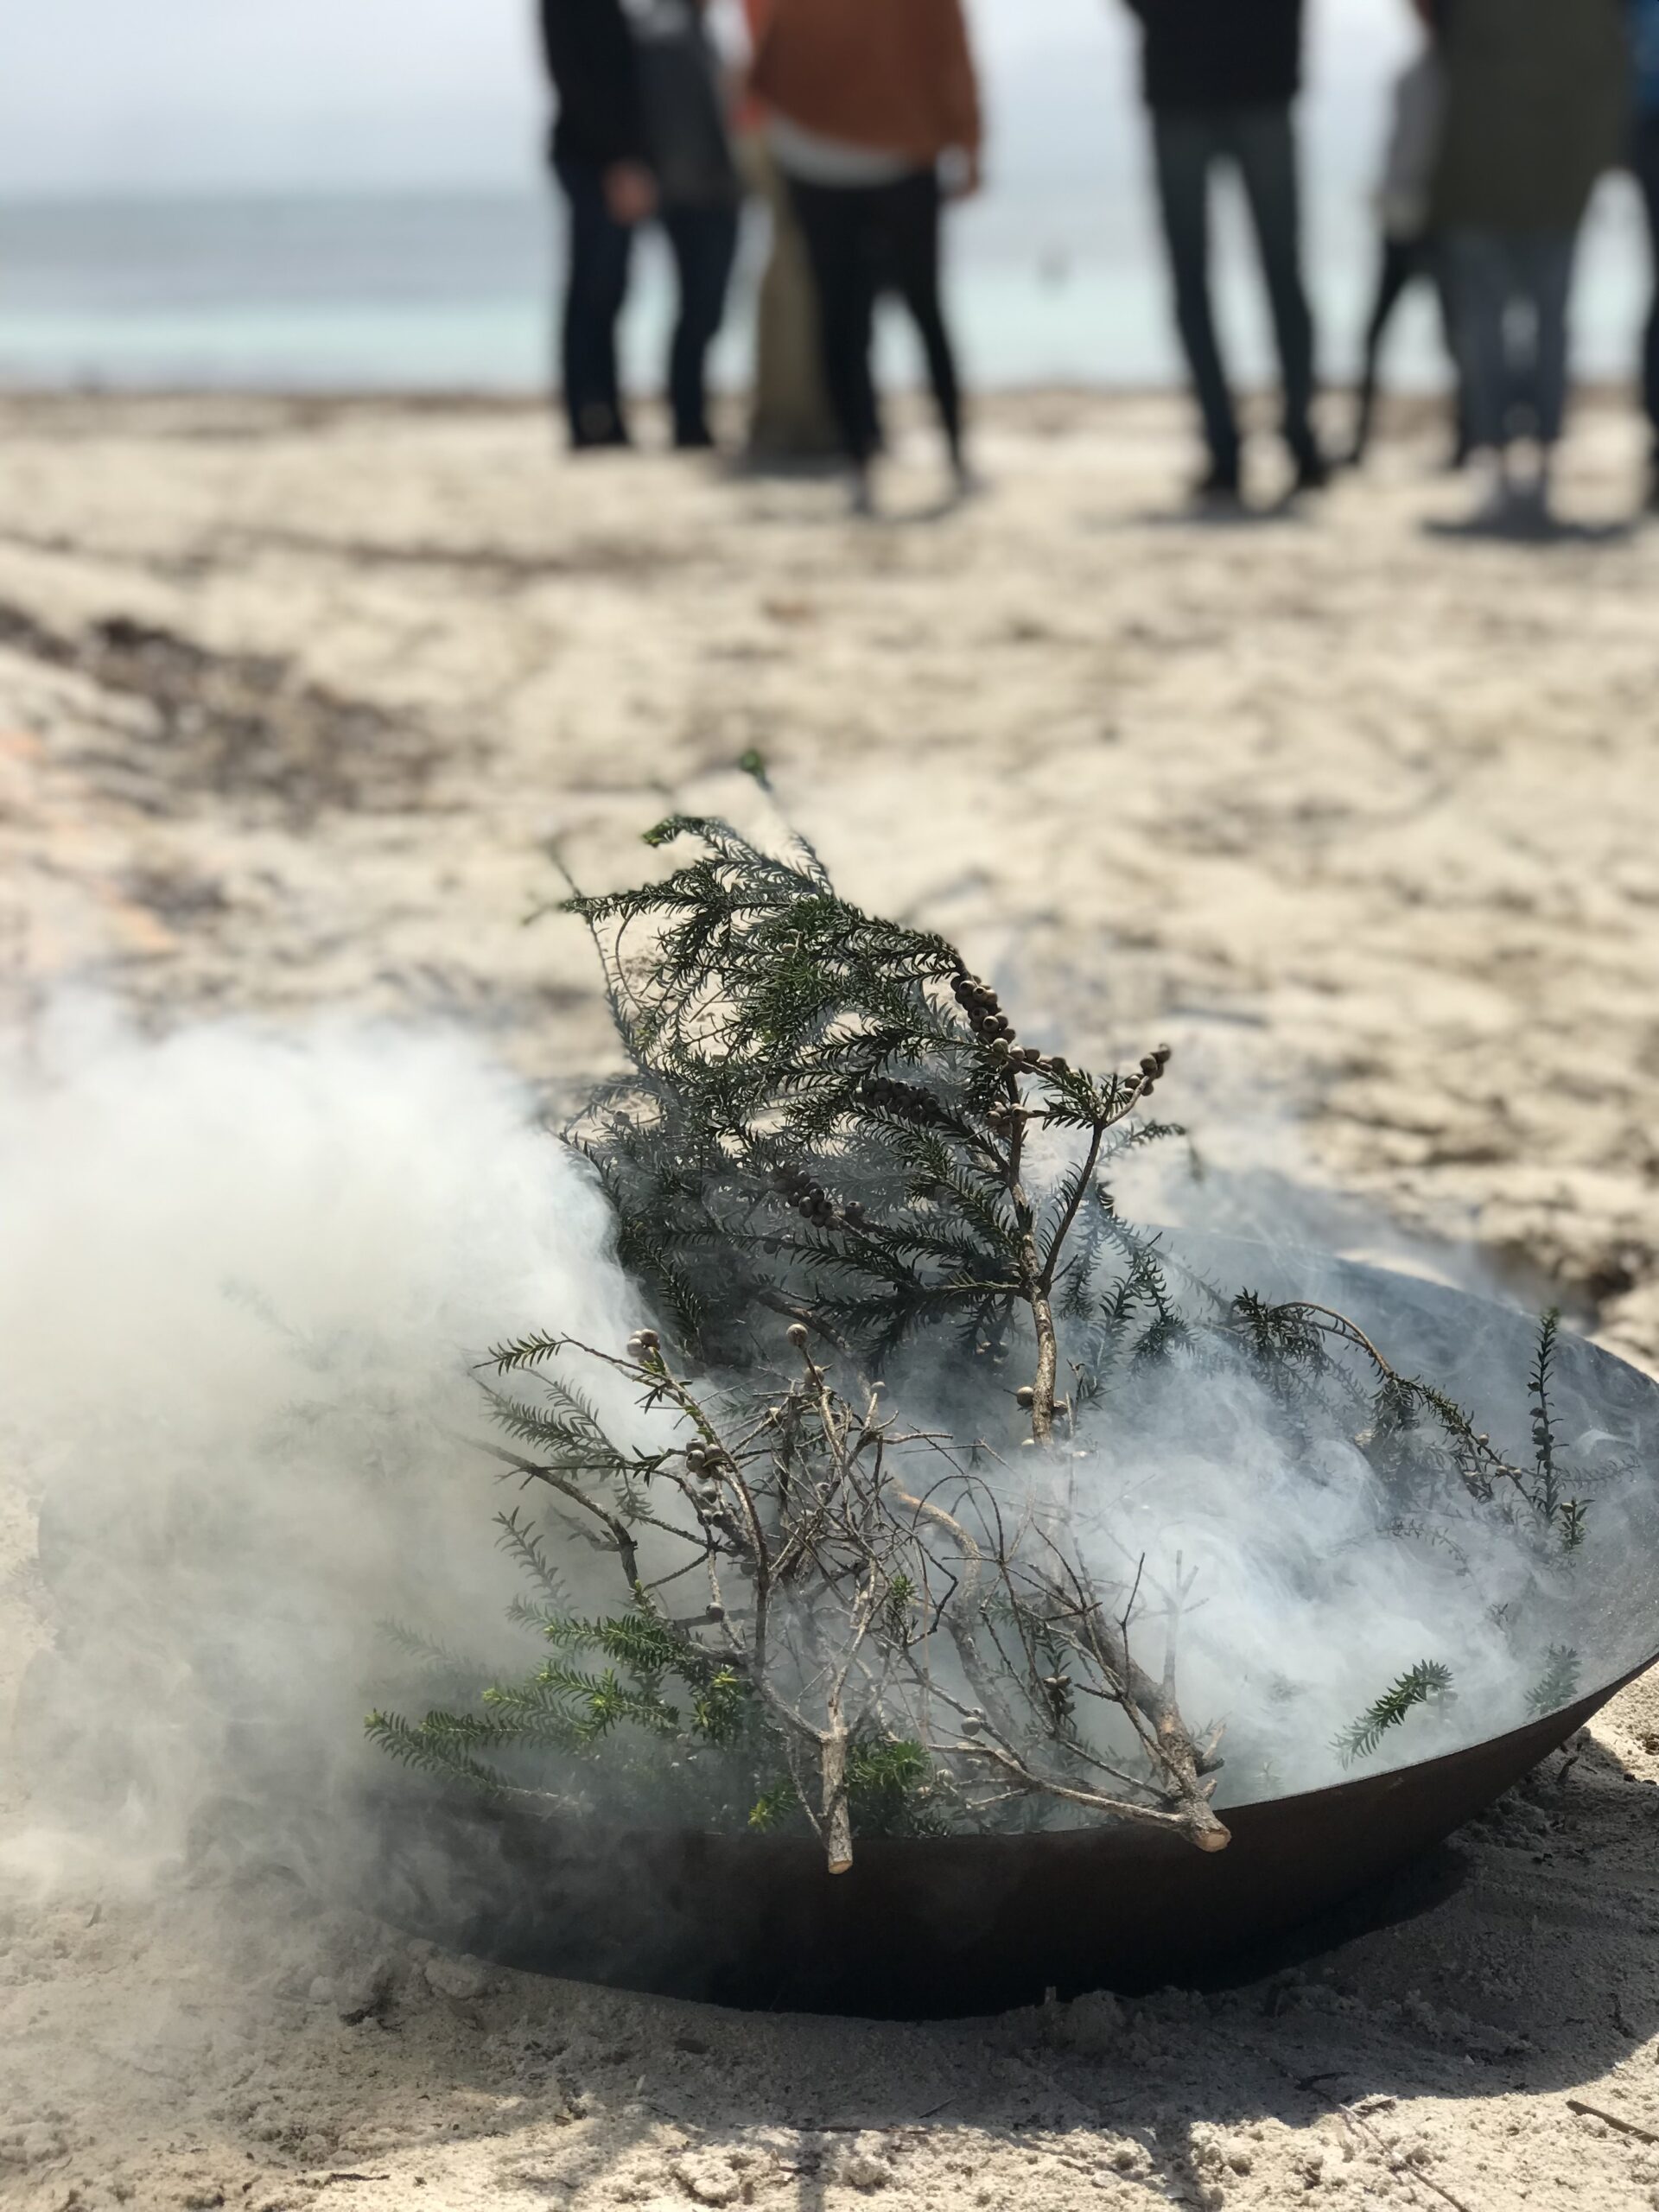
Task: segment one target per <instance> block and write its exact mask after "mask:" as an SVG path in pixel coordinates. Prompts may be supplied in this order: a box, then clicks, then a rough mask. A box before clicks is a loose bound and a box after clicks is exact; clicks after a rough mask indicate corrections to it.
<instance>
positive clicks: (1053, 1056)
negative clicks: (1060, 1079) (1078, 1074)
mask: <svg viewBox="0 0 1659 2212" xmlns="http://www.w3.org/2000/svg"><path fill="white" fill-rule="evenodd" d="M1048 1067H1049V1073H1050V1074H1051V1075H1070V1074H1071V1062H1070V1060H1067V1059H1065V1058H1062V1057H1061V1055H1060V1054H1059V1053H1058V1052H1051V1053H1050V1054H1049V1056H1048Z"/></svg>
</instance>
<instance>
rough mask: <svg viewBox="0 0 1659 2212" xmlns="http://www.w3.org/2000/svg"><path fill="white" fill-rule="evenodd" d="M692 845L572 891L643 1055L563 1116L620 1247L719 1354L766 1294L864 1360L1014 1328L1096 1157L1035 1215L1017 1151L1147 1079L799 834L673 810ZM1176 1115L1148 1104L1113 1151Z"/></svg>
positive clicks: (1109, 1118) (745, 1327)
mask: <svg viewBox="0 0 1659 2212" xmlns="http://www.w3.org/2000/svg"><path fill="white" fill-rule="evenodd" d="M688 840H695V841H696V843H697V844H698V846H699V847H700V848H701V849H700V851H699V853H698V854H697V855H696V857H695V858H694V859H692V860H690V861H687V862H686V863H685V864H683V866H681V867H679V868H677V869H676V870H675V871H674V872H673V873H672V874H670V875H669V876H667V877H666V878H665V879H664V880H661V881H659V882H656V883H652V884H649V885H646V886H645V887H641V888H639V889H637V890H633V891H629V892H625V893H620V894H617V895H614V896H612V897H607V898H583V897H577V898H575V899H573V900H572V901H571V906H572V909H573V911H575V912H577V913H578V914H580V915H581V916H582V918H584V919H585V920H586V921H587V922H588V925H589V927H590V928H591V929H592V931H594V937H595V940H596V942H597V943H598V944H599V947H600V950H601V956H602V957H603V958H604V961H605V965H606V971H607V978H608V982H609V987H610V995H611V1003H612V1007H613V1013H614V1015H615V1018H616V1021H617V1026H618V1030H619V1033H620V1037H621V1039H622V1042H623V1044H624V1046H625V1047H626V1050H627V1052H628V1054H629V1057H630V1058H631V1059H632V1064H633V1072H632V1075H631V1076H629V1077H627V1078H626V1079H625V1080H624V1081H622V1082H621V1083H620V1084H613V1085H612V1086H611V1087H609V1088H608V1089H607V1090H606V1091H604V1092H602V1093H601V1096H599V1097H598V1098H597V1099H596V1100H595V1101H594V1104H593V1105H592V1107H591V1108H590V1109H588V1112H587V1113H586V1114H584V1115H583V1116H582V1119H581V1120H580V1121H579V1122H578V1123H577V1124H576V1125H575V1128H574V1130H573V1132H572V1135H573V1137H574V1140H575V1141H576V1142H577V1143H578V1144H579V1145H580V1147H582V1150H583V1152H584V1153H585V1154H587V1156H588V1159H589V1160H591V1161H592V1163H593V1165H594V1168H595V1170H596V1172H597V1173H598V1174H599V1176H600V1178H601V1182H602V1184H603V1186H604V1188H605V1191H606V1193H607V1197H608V1198H610V1199H611V1202H612V1204H613V1205H614V1207H615V1209H616V1212H617V1217H618V1253H619V1257H620V1260H621V1262H622V1264H623V1265H624V1267H625V1268H627V1269H628V1270H629V1271H630V1272H631V1273H632V1274H636V1275H637V1276H639V1278H640V1280H641V1281H643V1282H645V1284H646V1285H647V1286H648V1287H650V1289H651V1290H652V1293H653V1294H654V1297H655V1300H656V1302H657V1304H658V1309H659V1311H661V1312H662V1313H664V1317H665V1318H666V1319H668V1320H669V1321H671V1324H672V1325H673V1326H674V1328H675V1331H676V1332H677V1336H678V1338H679V1340H680V1343H681V1345H682V1347H683V1350H685V1351H687V1352H688V1353H690V1354H693V1355H695V1356H696V1357H702V1358H707V1359H710V1360H714V1361H716V1362H719V1363H726V1364H734V1363H735V1364H740V1365H741V1364H742V1363H745V1362H746V1361H747V1358H749V1357H752V1343H753V1330H754V1327H755V1324H756V1320H757V1317H758V1315H759V1314H760V1313H761V1312H762V1311H764V1310H766V1309H767V1308H770V1309H772V1311H775V1312H776V1311H784V1312H790V1313H795V1312H804V1311H810V1313H812V1314H813V1315H814V1316H816V1317H817V1319H818V1320H819V1322H820V1323H821V1324H822V1325H825V1326H827V1327H829V1328H830V1329H832V1330H833V1331H834V1332H836V1335H837V1336H838V1337H839V1338H842V1340H844V1341H846V1342H847V1343H848V1344H849V1345H850V1346H851V1347H852V1348H853V1349H854V1350H855V1351H856V1352H857V1353H858V1355H859V1356H860V1357H861V1358H863V1359H864V1360H866V1361H868V1362H869V1363H871V1364H872V1365H873V1366H875V1367H880V1365H881V1364H882V1363H884V1362H885V1361H887V1359H889V1358H890V1357H892V1355H893V1352H894V1351H896V1350H897V1349H898V1348H899V1346H900V1345H901V1344H904V1343H905V1342H906V1339H907V1338H910V1337H912V1335H913V1334H914V1333H915V1332H917V1331H918V1330H922V1329H927V1328H931V1327H936V1326H938V1325H941V1324H954V1325H957V1327H958V1328H959V1331H960V1332H961V1334H962V1336H963V1339H964V1340H965V1341H969V1342H979V1341H983V1340H984V1339H985V1338H988V1336H991V1335H993V1334H995V1332H998V1331H1004V1332H1006V1330H1007V1328H1008V1326H1009V1325H1010V1324H1011V1322H1012V1321H1013V1319H1014V1313H1015V1309H1016V1307H1017V1306H1018V1305H1019V1303H1020V1296H1021V1284H1020V1256H1021V1240H1022V1237H1024V1236H1026V1235H1027V1233H1033V1232H1034V1233H1035V1234H1036V1235H1037V1236H1038V1240H1039V1242H1038V1249H1039V1252H1041V1253H1042V1254H1043V1255H1045V1257H1046V1255H1047V1251H1048V1247H1049V1244H1050V1243H1051V1242H1052V1241H1053V1240H1054V1239H1056V1238H1057V1236H1058V1234H1059V1232H1060V1230H1061V1223H1062V1219H1063V1217H1064V1215H1065V1211H1066V1208H1067V1205H1068V1203H1069V1202H1070V1201H1071V1200H1074V1199H1076V1198H1080V1197H1081V1196H1082V1195H1084V1185H1086V1184H1088V1182H1089V1181H1090V1179H1091V1176H1092V1173H1093V1172H1094V1168H1095V1166H1097V1165H1098V1163H1097V1162H1094V1163H1090V1164H1089V1165H1085V1163H1084V1159H1083V1158H1081V1157H1080V1158H1079V1159H1077V1160H1074V1161H1072V1162H1071V1164H1070V1165H1069V1166H1066V1167H1065V1168H1064V1170H1063V1172H1062V1175H1061V1178H1060V1179H1059V1180H1058V1182H1057V1184H1056V1185H1055V1186H1054V1188H1053V1189H1052V1190H1051V1192H1050V1193H1049V1196H1048V1199H1047V1203H1046V1206H1045V1207H1044V1209H1043V1211H1042V1215H1041V1217H1040V1219H1035V1220H1033V1219H1032V1218H1030V1217H1026V1216H1024V1215H1022V1210H1021V1205H1020V1202H1019V1200H1018V1199H1017V1198H1015V1197H1014V1194H1013V1192H1012V1191H1011V1182H1012V1180H1013V1179H1012V1178H1011V1176H1010V1173H1009V1165H1010V1147H1014V1146H1017V1145H1019V1144H1020V1143H1021V1142H1022V1141H1027V1140H1028V1138H1029V1136H1030V1135H1032V1134H1033V1133H1034V1132H1036V1131H1037V1130H1046V1131H1049V1132H1052V1133H1056V1134H1062V1133H1066V1132H1071V1133H1074V1134H1078V1135H1084V1136H1088V1135H1096V1136H1100V1137H1103V1135H1104V1132H1105V1130H1106V1128H1108V1127H1109V1126H1111V1125H1113V1124H1115V1123H1117V1122H1121V1121H1122V1117H1123V1116H1125V1115H1126V1114H1128V1111H1129V1110H1130V1109H1131V1108H1132V1107H1133V1106H1134V1105H1135V1103H1137V1101H1138V1099H1139V1097H1140V1096H1141V1094H1142V1092H1143V1090H1144V1085H1143V1083H1142V1079H1141V1077H1140V1076H1135V1077H1119V1076H1112V1077H1105V1078H1096V1077H1090V1076H1088V1075H1085V1074H1084V1073H1082V1072H1081V1071H1077V1070H1074V1069H1072V1068H1071V1067H1070V1066H1068V1065H1067V1064H1066V1063H1065V1061H1063V1060H1059V1059H1056V1058H1052V1056H1049V1055H1046V1054H1040V1053H1039V1052H1035V1051H1034V1050H1033V1049H1032V1048H1028V1047H1026V1046H1021V1045H1020V1044H1019V1043H1018V1040H1017V1039H1015V1038H1014V1034H1013V1031H1012V1027H1011V1025H1008V1024H1007V1022H1006V1018H1005V1017H1003V1016H1002V1015H1001V1009H1000V1007H997V1005H996V1002H995V995H994V994H992V993H990V992H989V991H988V988H987V987H986V986H983V985H981V984H979V983H978V982H976V979H975V978H973V977H972V976H969V971H968V969H967V966H966V963H964V962H963V959H962V957H961V956H960V954H958V953H957V950H956V949H955V948H954V947H953V946H952V945H950V944H947V943H946V941H945V940H944V938H940V937H938V936H936V935H933V934H931V933H930V932H927V931H917V930H912V929H907V928H906V927H904V926H903V925H899V924H898V923H893V922H887V921H883V920H880V919H878V918H874V917H873V916H871V915H868V914H867V913H865V912H862V911H861V909H860V908H858V907H856V906H852V905H851V904H849V902H848V901H846V900H844V899H841V898H839V897H838V896H837V895H836V893H835V891H834V889H833V888H832V887H831V885H830V883H829V878H828V877H827V876H826V875H825V874H824V872H823V867H822V864H821V863H820V862H819V861H818V860H817V856H816V855H814V854H813V853H812V852H811V850H810V848H809V847H807V846H805V845H804V843H801V842H797V843H796V844H795V845H794V847H793V848H792V849H791V851H790V852H789V853H788V854H787V855H785V856H784V857H782V858H778V857H774V856H773V855H769V854H766V853H764V852H762V851H761V850H760V849H758V848H757V847H755V846H754V845H753V844H751V843H750V842H748V841H747V839H745V838H743V837H741V836H738V835H737V833H736V832H735V831H734V830H732V829H728V827H727V826H726V825H725V824H723V823H712V822H706V821H694V820H683V819H676V820H673V821H671V822H667V823H663V824H662V825H660V827H659V828H658V829H657V830H655V831H653V832H652V836H651V838H650V840H649V842H652V843H653V844H655V845H659V846H664V847H666V846H670V845H673V844H677V843H679V842H684V841H688ZM641 932H643V933H644V941H643V944H641V945H640V949H639V950H638V951H636V950H634V945H635V943H636V939H637V938H638V937H639V933H641ZM1014 1077H1017V1078H1018V1084H1019V1089H1018V1090H1017V1091H1016V1090H1015V1089H1014V1087H1013V1082H1014ZM1016 1099H1017V1100H1018V1103H1017V1104H1016ZM1016 1114H1017V1116H1018V1117H1019V1122H1018V1134H1016V1123H1015V1119H1014V1117H1015V1116H1016ZM1161 1133H1162V1130H1161V1128H1160V1127H1159V1128H1154V1127H1152V1126H1145V1125H1140V1124H1137V1125H1135V1127H1134V1128H1131V1129H1125V1130H1124V1131H1123V1132H1122V1137H1121V1140H1120V1148H1122V1147H1128V1145H1130V1144H1131V1143H1144V1142H1149V1141H1152V1140H1153V1138H1154V1136H1155V1135H1160V1134H1161ZM1068 1292H1069V1294H1070V1295H1071V1297H1072V1298H1073V1299H1078V1298H1083V1299H1086V1298H1087V1296H1088V1294H1089V1286H1088V1284H1087V1283H1086V1282H1082V1283H1080V1282H1078V1281H1077V1280H1076V1279H1075V1276H1073V1277H1072V1278H1069V1279H1068ZM508 1349H509V1350H513V1349H516V1348H512V1347H509V1348H508Z"/></svg>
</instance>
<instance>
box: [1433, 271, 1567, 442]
mask: <svg viewBox="0 0 1659 2212" xmlns="http://www.w3.org/2000/svg"><path fill="white" fill-rule="evenodd" d="M1576 245H1577V236H1576V233H1575V232H1572V231H1536V232H1530V231H1450V232H1447V233H1446V268H1447V270H1448V273H1449V276H1450V279H1451V284H1452V313H1453V315H1454V316H1455V318H1456V322H1457V334H1458V361H1459V368H1460V369H1461V371H1462V372H1463V387H1464V395H1465V403H1466V405H1467V408H1468V416H1469V442H1470V444H1471V446H1473V447H1474V448H1477V449H1480V448H1487V449H1489V450H1491V451H1497V452H1501V451H1502V449H1503V448H1504V447H1505V446H1507V445H1508V444H1509V443H1510V440H1511V439H1513V438H1516V437H1517V436H1530V437H1535V438H1536V439H1537V440H1538V442H1540V444H1541V445H1546V446H1553V445H1554V444H1555V443H1556V442H1557V441H1558V440H1559V439H1560V435H1561V428H1562V424H1563V423H1564V422H1565V420H1566V416H1567V301H1568V298H1569V296H1570V295H1571V293H1572V289H1573V250H1574V247H1575V246H1576Z"/></svg>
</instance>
